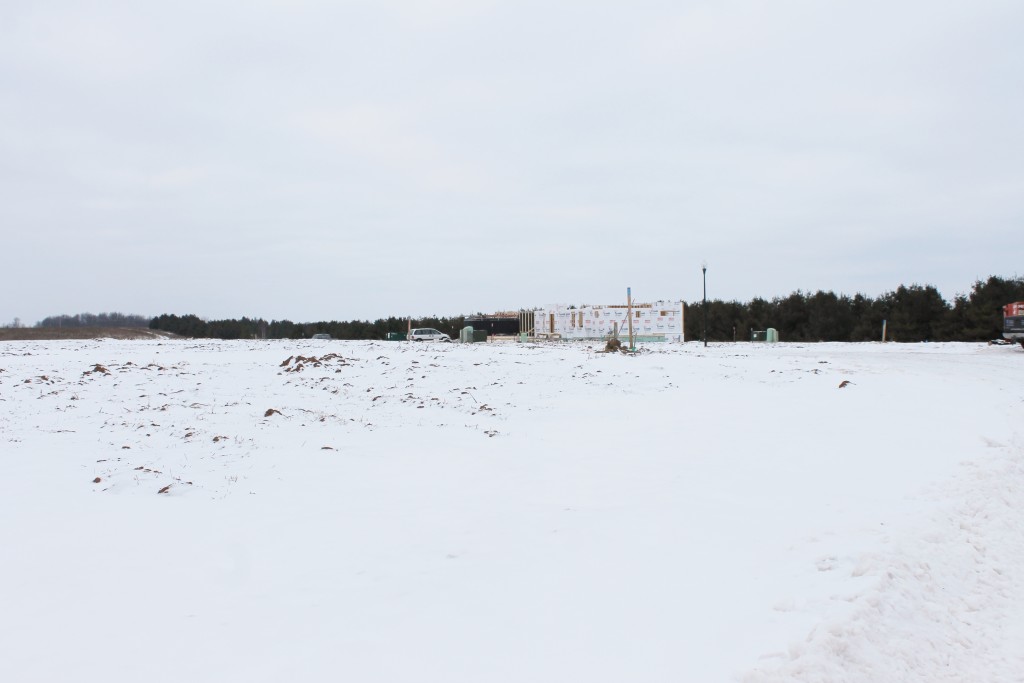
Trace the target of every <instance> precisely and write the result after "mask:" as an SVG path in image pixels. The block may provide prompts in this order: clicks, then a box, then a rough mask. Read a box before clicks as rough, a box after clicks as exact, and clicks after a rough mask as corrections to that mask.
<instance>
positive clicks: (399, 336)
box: [384, 332, 405, 341]
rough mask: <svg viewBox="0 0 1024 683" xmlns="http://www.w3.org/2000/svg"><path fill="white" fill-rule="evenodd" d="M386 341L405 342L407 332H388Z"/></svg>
mask: <svg viewBox="0 0 1024 683" xmlns="http://www.w3.org/2000/svg"><path fill="white" fill-rule="evenodd" d="M384 339H385V340H386V341H405V332H388V333H387V334H386V335H385V336H384Z"/></svg>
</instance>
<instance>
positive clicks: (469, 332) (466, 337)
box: [459, 325, 476, 344]
mask: <svg viewBox="0 0 1024 683" xmlns="http://www.w3.org/2000/svg"><path fill="white" fill-rule="evenodd" d="M459 341H460V342H462V343H463V344H472V343H473V342H474V341H476V340H475V339H474V338H473V327H472V326H470V325H466V326H465V327H463V328H462V329H461V330H459Z"/></svg>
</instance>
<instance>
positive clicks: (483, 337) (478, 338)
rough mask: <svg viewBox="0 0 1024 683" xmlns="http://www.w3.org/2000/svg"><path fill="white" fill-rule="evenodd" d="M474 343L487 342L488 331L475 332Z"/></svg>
mask: <svg viewBox="0 0 1024 683" xmlns="http://www.w3.org/2000/svg"><path fill="white" fill-rule="evenodd" d="M473 341H475V342H485V341H487V330H473Z"/></svg>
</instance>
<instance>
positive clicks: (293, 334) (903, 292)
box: [36, 276, 1024, 342]
mask: <svg viewBox="0 0 1024 683" xmlns="http://www.w3.org/2000/svg"><path fill="white" fill-rule="evenodd" d="M1012 301H1024V278H1020V277H1014V278H1001V277H996V276H992V277H990V278H988V279H987V280H985V281H980V280H979V281H978V282H975V283H974V286H973V287H972V288H971V292H970V293H969V294H966V295H961V296H958V297H956V298H955V299H954V300H953V302H952V303H947V302H946V301H945V300H944V299H943V298H942V295H941V294H939V292H938V290H937V289H935V287H932V286H931V285H910V286H909V287H908V286H903V285H901V286H900V287H898V288H897V289H896V290H895V291H892V292H888V293H886V294H883V295H882V296H880V297H878V298H877V299H872V298H870V297H867V296H864V295H863V294H857V295H855V296H852V297H851V296H846V295H841V294H834V293H833V292H821V291H819V292H815V293H813V294H810V293H806V292H799V291H798V292H793V293H792V294H790V295H789V296H787V297H778V298H775V299H772V300H770V301H769V300H766V299H760V298H756V299H753V300H751V301H749V302H746V303H741V302H738V301H720V300H718V299H713V300H709V301H708V310H707V330H708V339H709V340H711V341H732V340H733V339H736V340H737V341H746V340H749V339H750V333H751V331H752V330H766V329H768V328H770V327H773V328H775V329H776V330H778V331H779V337H780V338H781V339H782V340H784V341H873V340H878V339H881V338H882V321H886V329H887V337H888V339H890V340H893V341H905V342H916V341H984V340H988V339H995V338H997V337H999V336H1000V335H1001V334H1002V326H1003V320H1002V309H1003V306H1004V305H1005V304H1008V303H1010V302H1012ZM464 325H465V318H464V316H456V317H448V318H437V317H430V318H419V319H414V320H413V321H412V326H413V327H433V328H435V329H438V330H441V331H442V332H445V333H447V334H449V335H451V336H452V337H453V338H456V339H457V338H458V336H459V330H460V329H462V327H463V326H464ZM703 325H704V314H703V308H702V302H701V301H693V302H690V303H689V304H687V305H686V330H685V331H686V338H687V339H689V340H691V341H692V340H697V339H701V338H702V330H703ZM36 326H37V327H147V326H148V327H149V328H151V329H154V330H163V331H166V332H172V333H174V334H178V335H181V336H183V337H205V338H213V339H304V338H309V337H312V336H313V335H314V334H323V333H326V334H329V335H331V336H332V337H334V338H335V339H384V338H385V337H386V336H387V334H388V333H389V332H405V331H406V330H407V329H408V326H409V323H408V320H407V319H406V318H396V317H390V318H379V319H377V320H375V321H373V322H370V321H364V320H350V321H340V322H339V321H336V320H332V321H329V322H328V321H321V322H314V323H295V322H292V321H290V320H272V321H270V322H267V321H266V320H263V319H261V318H241V319H231V320H203V319H202V318H200V317H198V316H195V315H183V316H179V315H169V314H164V315H161V316H158V317H156V318H153V319H149V318H146V317H144V316H139V315H125V314H123V313H100V314H98V315H93V314H91V313H81V314H78V315H74V316H71V315H59V316H54V317H50V318H46V319H45V320H43V321H42V322H40V323H38V324H37V325H36Z"/></svg>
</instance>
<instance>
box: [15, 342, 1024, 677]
mask: <svg viewBox="0 0 1024 683" xmlns="http://www.w3.org/2000/svg"><path fill="white" fill-rule="evenodd" d="M591 347H593V348H591ZM596 347H597V345H590V346H588V345H575V344H553V345H540V346H535V345H520V344H512V343H509V344H500V343H495V344H476V345H457V344H450V345H449V344H443V345H428V344H412V343H401V342H391V343H385V342H337V341H329V342H308V341H307V342H212V341H208V342H194V341H179V342H157V341H139V342H127V341H109V340H96V341H87V342H56V341H55V342H6V343H3V344H2V345H0V463H2V466H3V469H2V470H0V515H2V520H3V522H2V524H0V650H2V652H0V680H3V681H18V682H22V681H74V680H103V681H111V682H116V681H125V682H129V681H131V682H133V683H134V682H135V681H140V680H145V681H149V682H151V683H152V682H153V681H339V680H347V681H401V682H404V681H444V682H448V683H462V682H465V683H470V682H472V683H480V682H492V681H494V682H504V681H508V682H510V683H512V682H516V683H519V682H523V681H531V682H538V681H558V682H565V681H587V682H588V683H594V682H602V681H609V682H612V681H615V682H621V681H644V682H655V681H698V682H705V681H708V682H711V681H742V682H744V683H761V682H776V681H801V682H811V681H829V682H839V681H863V682H872V683H880V682H886V681H893V682H895V681H907V680H921V681H968V680H970V681H1024V457H1022V456H1024V439H1022V435H1021V424H1022V420H1021V417H1022V414H1024V354H1022V353H1021V352H1020V350H1019V349H1017V348H1015V347H997V346H992V347H990V346H986V345H980V344H922V345H896V344H888V345H881V344H808V345H796V344H779V345H771V346H768V345H750V344H738V345H713V346H711V347H709V348H707V349H705V348H704V347H702V346H700V345H697V344H694V343H690V344H686V345H651V346H649V347H647V348H645V350H644V352H643V353H641V354H639V355H637V356H634V357H628V356H624V355H614V354H598V353H595V352H594V350H595V349H596ZM330 354H337V355H336V356H330ZM297 355H302V356H306V357H309V356H316V357H317V358H318V359H319V361H320V362H319V364H317V363H310V362H305V363H303V364H302V369H301V370H299V371H294V370H293V369H294V368H295V367H296V361H295V360H294V359H292V361H291V362H290V363H288V364H287V365H286V366H282V365H281V364H282V362H283V361H284V360H285V359H288V358H290V357H293V356H297ZM97 365H99V366H102V367H101V368H100V369H97ZM104 370H106V372H104ZM844 380H849V381H850V382H851V384H849V385H847V386H845V387H844V388H840V387H839V385H840V383H841V382H843V381H844ZM269 409H274V410H276V411H279V413H271V414H270V416H266V413H267V411H268V410H269ZM96 478H99V482H97V483H94V481H93V480H94V479H96ZM166 486H169V487H170V488H168V489H167V490H166V492H165V493H158V491H160V490H161V489H163V488H164V487H166Z"/></svg>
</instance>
